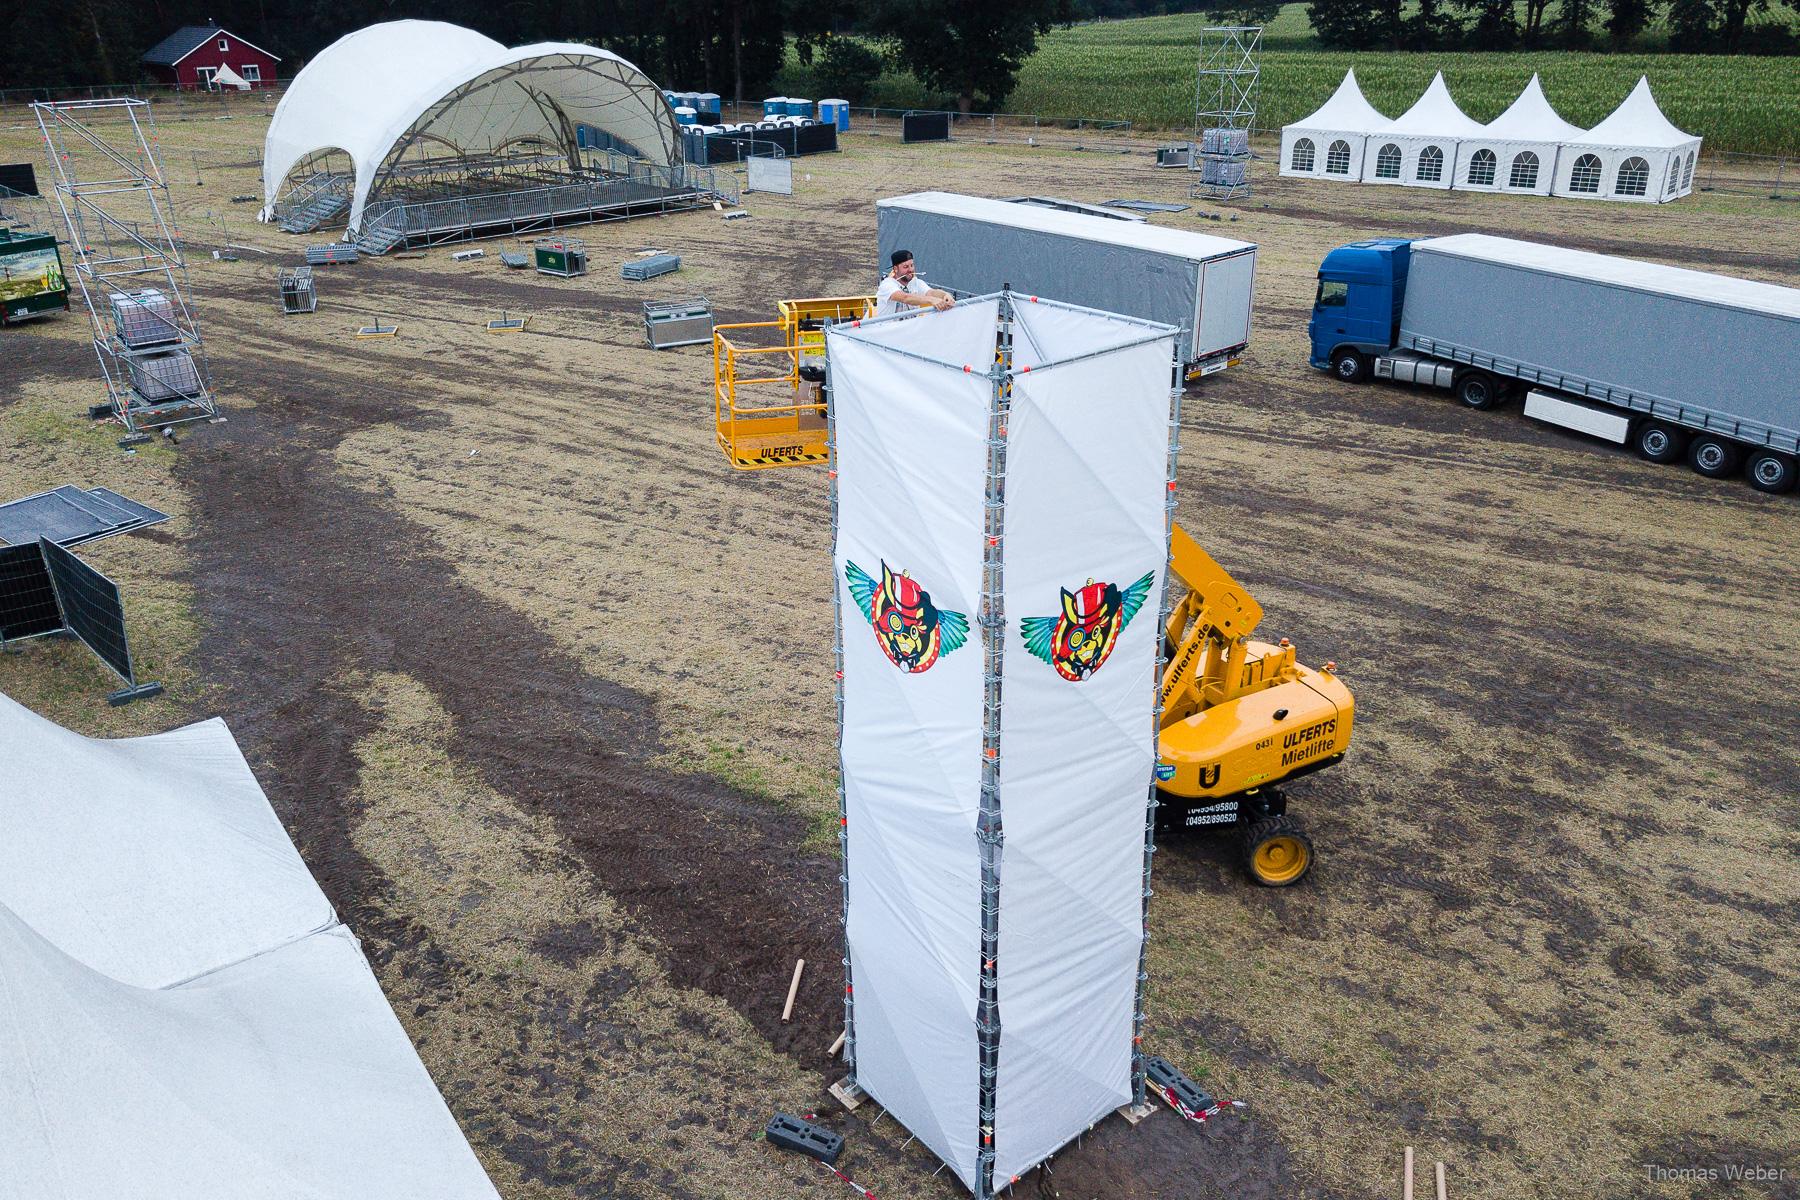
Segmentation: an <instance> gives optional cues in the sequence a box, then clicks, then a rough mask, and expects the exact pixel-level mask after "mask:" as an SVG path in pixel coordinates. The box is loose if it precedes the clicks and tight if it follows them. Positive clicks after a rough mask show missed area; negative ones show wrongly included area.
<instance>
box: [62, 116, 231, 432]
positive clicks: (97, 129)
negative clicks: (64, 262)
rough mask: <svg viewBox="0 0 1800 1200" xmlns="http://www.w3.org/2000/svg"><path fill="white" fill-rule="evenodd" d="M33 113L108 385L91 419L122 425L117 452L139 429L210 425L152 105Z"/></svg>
mask: <svg viewBox="0 0 1800 1200" xmlns="http://www.w3.org/2000/svg"><path fill="white" fill-rule="evenodd" d="M31 107H32V110H33V111H34V112H35V113H36V114H37V121H38V128H39V130H41V131H42V133H43V135H44V148H45V152H46V153H47V154H48V155H49V157H50V167H51V171H52V174H53V180H54V193H55V197H56V203H57V206H58V207H59V208H60V209H61V210H62V217H63V223H64V225H65V226H67V229H68V234H69V245H70V248H71V251H72V257H73V260H74V261H73V266H74V272H73V274H74V277H75V280H76V282H77V284H78V285H79V286H80V288H81V295H82V299H83V300H85V301H86V302H87V309H88V316H89V318H90V319H91V320H92V322H93V330H94V353H95V355H96V356H97V357H98V358H99V360H100V373H101V374H102V375H103V376H104V377H105V379H106V394H107V403H106V404H105V405H98V406H95V410H94V411H95V412H96V413H97V414H99V415H104V413H105V412H106V410H108V409H110V410H111V412H112V413H113V414H114V415H116V416H117V417H118V418H119V420H120V421H121V422H123V423H124V425H125V429H126V434H127V436H126V437H125V438H124V439H123V441H121V443H120V444H121V445H132V444H136V443H139V442H143V441H146V440H148V438H149V435H148V434H147V433H146V432H145V429H147V428H155V427H158V426H165V425H175V424H179V423H181V422H184V421H197V420H216V419H218V405H217V403H216V401H215V399H214V395H213V387H212V373H211V371H210V369H209V368H208V366H207V362H206V353H205V349H204V347H203V346H202V345H201V341H200V324H199V322H198V320H196V318H195V316H194V306H193V301H192V299H191V289H190V287H189V285H188V278H187V264H186V262H184V261H183V259H182V256H181V245H180V241H179V239H178V234H177V231H176V228H175V207H174V203H173V201H172V200H171V199H170V196H169V183H168V178H167V176H166V175H165V174H164V172H163V168H162V163H161V162H160V161H159V160H158V158H157V155H156V151H155V149H154V146H155V142H156V122H155V118H154V117H152V115H151V112H150V105H149V103H148V102H147V101H143V100H132V99H110V100H81V101H73V102H70V103H67V104H44V103H34V104H33V105H32V106H31Z"/></svg>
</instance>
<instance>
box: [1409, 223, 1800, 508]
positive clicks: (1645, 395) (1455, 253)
mask: <svg viewBox="0 0 1800 1200" xmlns="http://www.w3.org/2000/svg"><path fill="white" fill-rule="evenodd" d="M1411 251H1412V252H1411V263H1410V267H1409V268H1408V270H1407V273H1406V276H1405V297H1404V301H1403V304H1402V307H1401V313H1400V321H1399V333H1398V338H1397V349H1398V350H1399V351H1401V353H1398V354H1390V355H1388V356H1386V361H1383V360H1382V359H1377V360H1376V362H1375V374H1376V375H1377V376H1380V377H1385V378H1394V379H1397V380H1401V381H1408V380H1410V381H1412V382H1416V383H1425V384H1436V385H1438V386H1445V387H1451V386H1454V387H1456V388H1457V394H1458V396H1459V397H1460V398H1462V399H1463V400H1464V402H1465V403H1469V404H1470V405H1471V407H1490V406H1492V405H1493V404H1495V403H1498V402H1499V401H1500V400H1501V399H1502V398H1503V396H1504V392H1505V390H1506V384H1505V383H1504V382H1501V381H1517V382H1518V383H1519V384H1523V385H1526V396H1525V413H1526V415H1527V416H1529V417H1533V418H1536V419H1539V420H1544V421H1548V422H1551V423H1553V424H1557V425H1561V426H1564V427H1566V428H1572V429H1576V430H1579V431H1580V432H1583V433H1587V434H1590V435H1594V436H1599V437H1603V438H1606V439H1608V440H1610V441H1613V442H1616V443H1620V444H1625V443H1630V444H1632V445H1634V446H1635V448H1636V449H1637V450H1638V452H1639V453H1640V454H1642V455H1643V456H1644V457H1646V458H1649V459H1651V460H1653V461H1658V462H1668V461H1674V460H1676V459H1679V458H1680V457H1682V455H1683V452H1684V451H1685V452H1686V455H1687V458H1688V461H1689V462H1690V463H1691V464H1692V465H1693V467H1694V468H1695V469H1696V470H1698V471H1700V472H1701V473H1702V474H1705V475H1711V476H1714V477H1720V476H1725V475H1729V474H1731V473H1733V472H1734V471H1736V470H1737V468H1738V466H1739V465H1740V463H1742V464H1743V465H1744V466H1745V468H1746V474H1747V475H1748V477H1749V479H1750V482H1751V483H1752V484H1754V485H1755V486H1757V487H1759V488H1761V489H1763V490H1765V491H1786V490H1788V489H1789V488H1791V487H1793V486H1794V484H1795V481H1796V470H1797V468H1796V462H1795V456H1796V454H1797V453H1800V383H1797V382H1796V370H1797V368H1800V289H1794V288H1784V287H1780V286H1777V285H1773V284H1765V283H1755V282H1752V281H1748V280H1742V279H1734V278H1731V277H1728V276H1722V275H1714V274H1710V273H1707V272H1702V271H1690V270H1684V269H1681V268H1676V267H1666V266H1661V265H1658V264H1654V263H1645V262H1639V261H1636V260H1633V259H1624V258H1615V257H1611V256H1607V255H1599V254H1589V253H1586V252H1584V251H1575V250H1566V249H1563V248H1561V247H1556V246H1543V245H1538V244H1536V243H1530V242H1518V241H1513V240H1510V239H1505V238H1494V237H1488V236H1486V235H1480V234H1464V235H1457V236H1455V237H1447V238H1436V239H1430V240H1425V241H1417V242H1413V243H1412V247H1411ZM1408 351H1410V352H1411V353H1410V354H1407V353H1405V352H1408ZM1415 356H1417V357H1415ZM1421 359H1423V360H1427V361H1420V360H1421ZM1445 365H1449V367H1450V369H1448V370H1445V369H1444V366H1445ZM1484 376H1485V377H1488V378H1486V380H1485V382H1486V383H1487V384H1488V385H1489V388H1490V390H1489V391H1488V392H1486V393H1483V391H1482V384H1483V382H1484V380H1483V377H1484ZM1465 381H1467V382H1466V383H1465ZM1465 390H1469V391H1471V392H1472V393H1473V396H1474V399H1473V400H1472V399H1471V398H1470V397H1468V396H1464V394H1463V393H1464V391H1465ZM1477 401H1482V402H1479V403H1478V402H1477ZM1746 460H1747V461H1746Z"/></svg>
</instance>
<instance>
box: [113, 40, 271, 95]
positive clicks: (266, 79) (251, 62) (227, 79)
mask: <svg viewBox="0 0 1800 1200" xmlns="http://www.w3.org/2000/svg"><path fill="white" fill-rule="evenodd" d="M143 62H144V65H145V66H147V67H149V68H150V74H152V75H154V76H155V77H156V78H157V79H160V80H162V81H163V82H164V83H171V84H174V85H175V86H176V87H181V88H195V89H199V88H207V89H213V90H217V89H219V88H222V87H234V88H235V87H251V88H263V87H273V86H274V85H275V71H276V68H277V67H278V66H279V65H280V63H281V60H280V59H279V58H277V57H275V55H273V54H270V53H269V52H268V51H267V50H264V49H263V48H262V47H260V46H256V45H253V44H251V43H250V42H247V41H245V40H244V39H243V38H241V37H239V36H238V35H237V34H235V33H232V32H231V31H230V30H228V29H221V28H220V27H219V26H217V25H183V26H182V27H181V28H180V29H177V30H176V31H175V32H174V33H172V34H170V35H169V36H168V37H166V38H164V39H163V40H162V41H160V42H158V43H157V44H156V45H155V46H152V47H151V48H150V51H149V53H147V54H145V55H144V58H143Z"/></svg>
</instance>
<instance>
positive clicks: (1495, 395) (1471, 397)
mask: <svg viewBox="0 0 1800 1200" xmlns="http://www.w3.org/2000/svg"><path fill="white" fill-rule="evenodd" d="M1456 398H1457V399H1458V400H1460V401H1462V403H1463V404H1464V405H1465V406H1466V407H1468V408H1476V409H1480V410H1481V411H1483V412H1486V411H1487V410H1488V409H1490V408H1499V407H1500V404H1501V402H1502V401H1504V400H1505V399H1506V393H1505V392H1504V391H1503V390H1502V389H1501V387H1500V381H1499V380H1498V379H1495V378H1494V377H1493V376H1492V375H1489V374H1488V373H1487V372H1486V371H1465V372H1464V373H1463V374H1462V375H1461V376H1460V377H1459V378H1458V379H1457V381H1456Z"/></svg>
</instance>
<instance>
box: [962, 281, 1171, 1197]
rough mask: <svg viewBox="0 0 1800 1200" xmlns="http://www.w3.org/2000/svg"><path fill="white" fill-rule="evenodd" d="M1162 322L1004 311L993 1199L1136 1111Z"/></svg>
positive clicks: (1166, 380) (1162, 442)
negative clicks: (1008, 408)
mask: <svg viewBox="0 0 1800 1200" xmlns="http://www.w3.org/2000/svg"><path fill="white" fill-rule="evenodd" d="M1155 328H1156V327H1146V326H1144V325H1142V324H1137V323H1132V322H1127V321H1123V320H1119V319H1114V318H1111V317H1106V316H1102V315H1100V314H1097V313H1093V312H1090V311H1085V310H1084V311H1076V310H1071V309H1067V308H1062V307H1058V306H1052V305H1049V304H1041V303H1040V304H1034V303H1031V302H1029V301H1027V300H1025V299H1023V298H1021V299H1020V300H1019V302H1018V304H1017V319H1016V321H1015V324H1014V333H1013V346H1014V364H1015V367H1022V366H1032V367H1033V368H1034V369H1033V370H1031V371H1028V372H1026V371H1019V372H1017V373H1015V374H1014V376H1013V391H1012V412H1011V415H1010V417H1009V419H1008V422H1007V424H1008V426H1009V433H1008V438H1007V452H1006V658H1005V671H1004V679H1005V684H1004V687H1005V698H1006V702H1005V707H1004V709H1003V710H1002V734H1001V743H1000V744H1001V788H1000V808H1001V814H1002V817H1003V819H1004V821H1005V830H1006V841H1005V844H1004V849H1003V852H1002V857H1001V868H1000V879H1001V899H1000V955H999V995H1000V1028H1001V1033H1000V1074H999V1085H998V1088H999V1096H998V1105H997V1110H996V1114H995V1129H994V1147H995V1161H994V1182H995V1186H996V1187H999V1186H1003V1185H1004V1184H1005V1182H1006V1181H1007V1180H1009V1179H1011V1178H1012V1177H1013V1176H1014V1175H1017V1174H1020V1173H1021V1172H1023V1171H1026V1170H1028V1169H1030V1168H1031V1167H1033V1166H1035V1165H1036V1164H1037V1163H1039V1162H1041V1161H1043V1159H1044V1158H1045V1157H1047V1156H1048V1155H1050V1154H1052V1153H1054V1152H1055V1151H1056V1150H1057V1149H1058V1148H1060V1147H1061V1146H1062V1145H1063V1143H1065V1142H1067V1141H1068V1140H1069V1139H1070V1138H1071V1137H1073V1136H1075V1135H1076V1134H1078V1133H1080V1132H1081V1131H1082V1130H1084V1129H1086V1128H1087V1127H1088V1126H1089V1125H1092V1124H1093V1123H1094V1122H1095V1121H1097V1120H1099V1119H1100V1118H1101V1117H1103V1116H1105V1115H1106V1114H1107V1113H1108V1112H1111V1111H1112V1110H1113V1109H1115V1108H1117V1107H1119V1106H1120V1105H1122V1104H1126V1103H1129V1102H1130V1100H1131V1061H1132V1042H1131V1039H1132V1032H1133V1031H1132V1013H1133V1010H1134V1006H1135V1001H1136V995H1137V974H1138V951H1139V949H1140V947H1141V945H1142V940H1143V933H1144V929H1143V903H1144V901H1143V867H1144V821H1145V812H1146V809H1145V802H1146V800H1147V799H1148V795H1149V789H1150V783H1151V773H1152V770H1153V768H1154V766H1155V761H1156V736H1155V730H1154V728H1153V724H1154V719H1155V718H1154V712H1155V688H1156V680H1155V668H1156V657H1157V646H1158V641H1159V639H1160V636H1161V631H1160V630H1159V629H1158V628H1157V610H1158V606H1159V605H1160V603H1161V599H1162V588H1163V573H1164V567H1165V564H1166V562H1167V558H1168V529H1167V513H1166V510H1165V508H1164V504H1165V501H1166V499H1167V497H1168V495H1169V492H1168V488H1167V485H1166V477H1167V467H1168V454H1169V413H1170V395H1169V384H1170V371H1171V365H1170V360H1171V357H1172V355H1173V341H1172V336H1173V335H1172V332H1171V335H1170V336H1167V337H1162V338H1159V339H1156V340H1149V341H1146V340H1145V337H1146V334H1153V332H1154V329H1155ZM1121 343H1124V346H1123V348H1116V347H1120V346H1121ZM1133 343H1135V344H1133ZM1081 355H1091V356H1092V357H1087V358H1081V357H1078V356H1081ZM1069 359H1074V360H1075V361H1064V362H1063V363H1062V365H1060V366H1051V367H1048V368H1045V367H1043V366H1041V364H1042V363H1044V362H1046V361H1054V360H1069Z"/></svg>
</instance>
